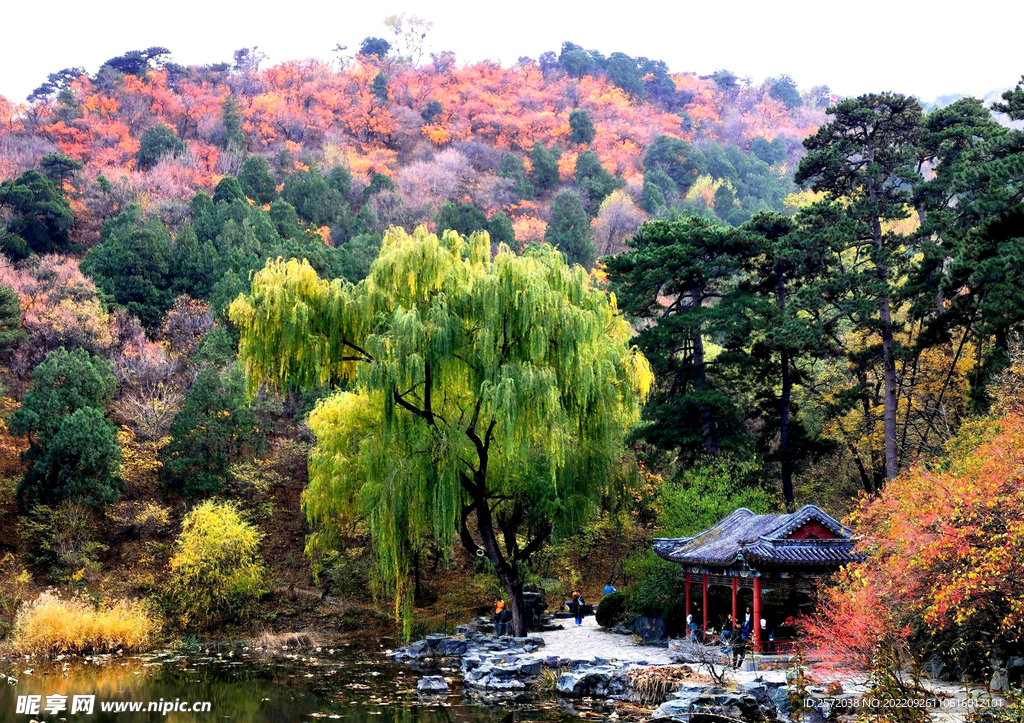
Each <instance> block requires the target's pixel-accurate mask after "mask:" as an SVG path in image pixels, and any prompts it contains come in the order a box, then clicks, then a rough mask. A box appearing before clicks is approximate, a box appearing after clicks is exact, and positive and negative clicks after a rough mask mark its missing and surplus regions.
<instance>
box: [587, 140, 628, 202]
mask: <svg viewBox="0 0 1024 723" xmlns="http://www.w3.org/2000/svg"><path fill="white" fill-rule="evenodd" d="M576 185H577V186H578V187H579V189H580V191H582V193H583V195H584V196H585V197H586V199H587V207H588V208H589V210H590V212H591V213H597V210H598V209H599V208H600V207H601V202H602V201H604V199H606V198H608V196H609V194H611V192H612V191H614V190H615V189H617V188H622V187H623V186H624V185H626V184H625V182H624V181H623V180H622V179H619V178H616V177H615V176H613V175H612V174H610V173H609V172H608V171H607V170H605V167H604V166H603V165H602V164H601V157H600V156H598V155H597V153H596V152H594V151H583V153H580V154H579V155H578V156H577V157H576Z"/></svg>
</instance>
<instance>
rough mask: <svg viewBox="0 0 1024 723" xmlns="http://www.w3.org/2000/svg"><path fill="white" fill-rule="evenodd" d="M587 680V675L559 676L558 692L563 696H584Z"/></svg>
mask: <svg viewBox="0 0 1024 723" xmlns="http://www.w3.org/2000/svg"><path fill="white" fill-rule="evenodd" d="M586 678H587V676H586V673H562V674H561V675H560V676H558V684H557V686H556V690H558V692H559V693H561V694H562V695H572V696H577V695H578V696H582V695H583V694H584V692H585V690H584V681H585V680H586Z"/></svg>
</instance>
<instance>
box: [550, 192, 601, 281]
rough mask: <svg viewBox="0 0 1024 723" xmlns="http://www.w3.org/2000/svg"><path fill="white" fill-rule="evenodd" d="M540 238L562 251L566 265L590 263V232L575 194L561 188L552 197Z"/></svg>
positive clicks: (591, 259)
mask: <svg viewBox="0 0 1024 723" xmlns="http://www.w3.org/2000/svg"><path fill="white" fill-rule="evenodd" d="M544 240H545V241H546V242H547V243H549V244H551V245H552V246H554V247H555V248H557V249H558V250H559V251H561V252H562V253H564V254H565V258H566V260H567V261H568V262H569V263H570V264H579V265H580V266H582V267H583V268H586V269H589V268H590V267H591V266H593V265H594V255H595V253H596V250H595V249H594V234H593V232H592V231H591V229H590V216H589V215H588V214H587V210H586V209H585V208H584V207H583V200H582V199H581V198H580V195H579V194H578V193H576V192H575V191H562V192H561V193H559V194H558V196H556V197H555V202H554V203H553V204H552V205H551V220H550V221H549V222H548V227H547V230H546V231H545V232H544Z"/></svg>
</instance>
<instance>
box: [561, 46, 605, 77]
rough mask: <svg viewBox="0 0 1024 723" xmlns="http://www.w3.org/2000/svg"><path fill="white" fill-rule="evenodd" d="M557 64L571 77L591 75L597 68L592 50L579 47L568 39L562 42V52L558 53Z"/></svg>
mask: <svg viewBox="0 0 1024 723" xmlns="http://www.w3.org/2000/svg"><path fill="white" fill-rule="evenodd" d="M558 64H559V65H560V66H562V69H563V70H564V71H565V72H566V73H568V74H569V75H570V76H572V77H573V78H582V77H583V76H584V75H593V74H594V72H595V71H596V70H597V69H598V68H597V63H596V61H595V60H594V56H593V52H592V51H587V50H584V49H583V48H581V47H580V46H579V45H576V44H575V43H570V42H568V41H566V42H564V43H562V52H561V53H559V55H558Z"/></svg>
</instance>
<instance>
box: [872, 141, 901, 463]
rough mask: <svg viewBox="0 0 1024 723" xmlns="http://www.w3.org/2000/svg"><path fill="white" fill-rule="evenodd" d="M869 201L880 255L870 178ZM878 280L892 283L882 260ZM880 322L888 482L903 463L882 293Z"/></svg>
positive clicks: (878, 224)
mask: <svg viewBox="0 0 1024 723" xmlns="http://www.w3.org/2000/svg"><path fill="white" fill-rule="evenodd" d="M869 155H870V160H872V161H873V160H874V152H873V151H872V152H870V154H869ZM868 198H870V199H871V202H872V207H873V208H872V217H871V231H872V240H873V241H874V244H875V249H876V250H877V251H878V253H879V255H881V254H882V252H883V251H884V250H885V249H884V247H883V246H882V221H881V219H880V218H879V216H878V206H877V194H876V192H875V180H874V178H873V177H872V176H871V175H870V174H869V175H868ZM876 273H877V276H878V280H879V281H880V282H881V284H882V286H883V288H884V287H885V286H888V284H889V266H888V264H886V263H884V262H883V261H882V260H879V261H878V263H877V265H876ZM878 316H879V321H880V322H881V324H880V326H881V327H882V328H881V337H882V372H883V375H884V380H885V394H884V396H883V399H882V406H883V409H884V415H883V416H884V422H885V479H886V481H889V480H892V479H895V478H896V475H897V474H898V473H899V461H898V459H897V455H896V356H895V353H894V350H893V332H892V309H891V308H890V305H889V294H888V292H886V291H883V292H882V295H881V297H880V298H879V310H878Z"/></svg>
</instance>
